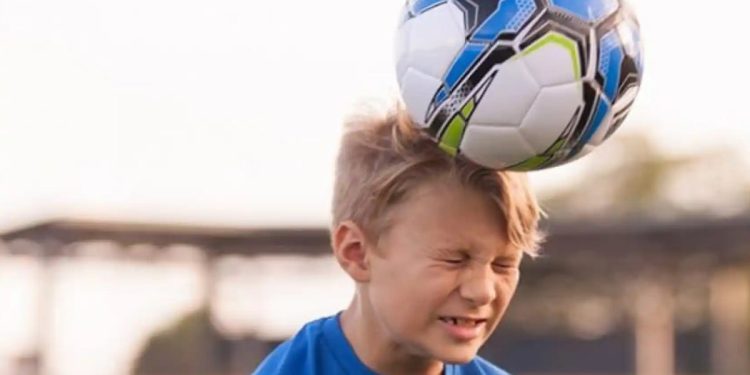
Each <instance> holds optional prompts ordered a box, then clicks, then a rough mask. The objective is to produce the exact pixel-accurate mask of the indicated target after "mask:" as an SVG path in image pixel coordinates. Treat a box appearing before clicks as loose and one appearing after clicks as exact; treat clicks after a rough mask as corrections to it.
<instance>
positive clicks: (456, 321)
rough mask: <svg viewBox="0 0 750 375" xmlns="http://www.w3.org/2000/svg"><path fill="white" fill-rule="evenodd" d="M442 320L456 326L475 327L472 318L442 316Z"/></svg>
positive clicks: (475, 322)
mask: <svg viewBox="0 0 750 375" xmlns="http://www.w3.org/2000/svg"><path fill="white" fill-rule="evenodd" d="M443 321H445V322H446V323H449V324H453V325H456V326H467V327H475V326H476V325H477V321H476V320H472V319H461V318H443Z"/></svg>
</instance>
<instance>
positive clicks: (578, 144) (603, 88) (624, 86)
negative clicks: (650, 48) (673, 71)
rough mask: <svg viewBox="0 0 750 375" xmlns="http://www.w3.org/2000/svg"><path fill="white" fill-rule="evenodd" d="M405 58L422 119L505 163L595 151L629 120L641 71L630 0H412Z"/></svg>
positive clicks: (544, 162)
mask: <svg viewBox="0 0 750 375" xmlns="http://www.w3.org/2000/svg"><path fill="white" fill-rule="evenodd" d="M396 60H397V64H396V71H397V75H398V76H397V79H398V82H399V87H400V89H401V94H402V97H403V100H404V103H405V106H406V109H407V111H408V112H409V115H410V117H411V119H412V120H413V122H414V123H415V124H417V125H418V126H420V127H421V128H424V129H425V130H426V131H427V132H428V133H429V134H430V135H431V136H432V137H433V138H434V139H435V140H436V141H437V142H438V144H439V145H440V147H441V148H442V149H443V150H445V151H446V152H448V153H450V154H451V155H454V156H455V155H459V154H460V155H463V156H464V157H466V158H468V159H469V160H471V161H473V162H475V163H478V164H480V165H483V166H485V167H488V168H492V169H498V170H506V169H507V170H524V171H528V170H536V169H543V168H549V167H553V166H557V165H560V164H563V163H566V162H569V161H571V160H574V159H577V158H579V157H581V156H583V155H585V154H586V153H588V152H590V151H591V150H593V149H594V148H595V147H596V146H598V145H600V144H601V143H602V142H603V141H604V140H606V139H607V138H608V137H609V136H610V135H612V133H613V132H614V131H615V130H617V129H618V128H619V126H620V125H621V124H622V122H623V120H625V117H626V115H627V113H628V111H629V110H630V107H631V106H632V104H633V101H634V99H635V97H636V94H637V92H638V89H639V87H640V83H641V77H642V74H643V52H642V45H641V37H640V29H639V25H638V21H637V20H636V18H635V15H634V14H633V12H632V11H631V9H630V8H629V7H628V6H627V5H626V4H625V3H624V2H623V1H622V0H409V1H407V3H406V6H405V7H404V10H403V16H402V18H401V20H400V23H399V28H398V32H397V41H396Z"/></svg>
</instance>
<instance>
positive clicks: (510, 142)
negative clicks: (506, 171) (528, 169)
mask: <svg viewBox="0 0 750 375" xmlns="http://www.w3.org/2000/svg"><path fill="white" fill-rule="evenodd" d="M461 152H462V153H463V154H464V155H465V156H466V157H468V158H469V159H471V160H472V161H474V162H476V163H478V164H480V165H483V166H485V167H489V168H495V169H502V168H507V167H510V166H512V165H515V164H518V163H520V162H522V161H524V160H526V159H528V158H530V157H532V156H534V150H532V148H531V146H529V145H528V144H527V143H526V141H524V139H523V136H522V135H521V133H520V132H519V131H518V129H517V128H515V127H497V126H493V125H483V124H474V123H471V124H469V126H468V127H467V128H466V133H464V138H463V140H462V141H461Z"/></svg>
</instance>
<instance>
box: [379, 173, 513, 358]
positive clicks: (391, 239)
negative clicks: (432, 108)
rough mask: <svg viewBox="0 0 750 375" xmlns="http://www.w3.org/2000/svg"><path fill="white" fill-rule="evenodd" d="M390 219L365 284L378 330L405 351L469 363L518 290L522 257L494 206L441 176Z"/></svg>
mask: <svg viewBox="0 0 750 375" xmlns="http://www.w3.org/2000/svg"><path fill="white" fill-rule="evenodd" d="M388 218H389V220H390V229H389V230H388V231H387V232H386V233H385V234H383V235H382V236H381V237H380V241H379V243H378V250H377V251H376V252H374V254H373V255H372V256H371V257H370V259H371V260H370V264H371V278H370V282H369V283H368V286H367V288H368V293H369V296H370V301H371V304H372V308H373V311H374V312H375V315H376V318H377V321H378V323H379V327H377V329H378V331H380V332H384V333H385V337H386V339H387V340H388V341H390V343H391V344H395V345H396V346H395V347H396V348H399V351H400V349H403V350H405V352H404V354H410V355H417V356H420V357H426V358H434V359H438V360H441V361H444V362H451V363H464V362H468V361H470V360H471V359H472V358H473V357H474V356H475V355H476V354H477V351H478V350H479V348H480V346H481V345H482V344H483V343H484V342H485V341H486V340H487V338H488V337H489V336H490V334H491V333H492V332H493V331H494V330H495V328H496V327H497V324H498V323H499V322H500V319H501V318H502V316H503V314H504V312H505V310H506V308H507V306H508V304H509V302H510V300H511V297H512V296H513V293H514V292H515V290H516V286H517V285H518V279H519V269H518V268H519V265H520V263H521V258H522V255H523V254H522V252H521V251H520V250H514V249H512V248H511V247H510V246H509V245H508V242H507V240H506V238H505V236H504V234H503V231H502V228H503V219H502V217H501V215H500V212H499V209H498V208H497V205H496V204H495V203H494V202H493V201H492V200H491V199H490V198H489V197H485V196H483V195H482V194H481V193H479V192H477V191H475V190H473V189H470V188H466V187H463V186H460V185H459V184H458V183H456V182H451V181H449V180H447V179H438V180H435V181H431V182H428V183H425V184H423V185H422V186H420V187H418V188H417V189H415V190H414V191H412V192H411V193H410V194H409V195H408V197H407V198H406V199H405V201H404V202H401V203H399V204H398V205H396V206H395V207H393V208H391V210H390V211H389V213H388ZM467 319H468V320H467Z"/></svg>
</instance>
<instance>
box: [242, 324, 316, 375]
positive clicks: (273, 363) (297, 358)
mask: <svg viewBox="0 0 750 375" xmlns="http://www.w3.org/2000/svg"><path fill="white" fill-rule="evenodd" d="M327 319H330V318H322V319H318V320H315V321H312V322H310V323H307V324H305V326H304V327H302V329H300V330H299V331H298V332H297V333H296V334H295V335H294V336H293V337H292V338H290V339H289V340H287V341H285V342H283V343H282V344H281V345H279V346H277V347H276V348H275V349H274V350H273V351H272V352H271V353H270V354H269V355H268V356H267V357H266V358H265V359H264V360H263V362H261V364H260V365H259V366H258V368H257V369H256V370H255V371H254V372H253V375H287V374H290V375H291V374H294V375H301V374H312V373H315V371H314V368H311V367H314V366H315V365H316V363H319V362H320V359H319V358H316V357H317V356H320V355H321V349H320V346H321V345H323V342H322V335H323V323H324V322H325V321H326V320H327Z"/></svg>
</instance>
